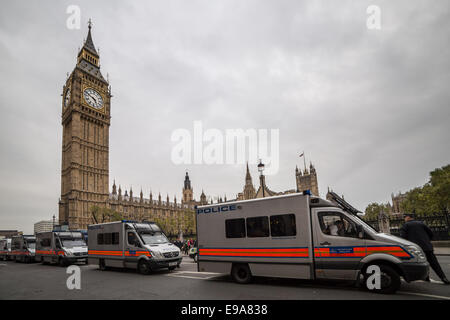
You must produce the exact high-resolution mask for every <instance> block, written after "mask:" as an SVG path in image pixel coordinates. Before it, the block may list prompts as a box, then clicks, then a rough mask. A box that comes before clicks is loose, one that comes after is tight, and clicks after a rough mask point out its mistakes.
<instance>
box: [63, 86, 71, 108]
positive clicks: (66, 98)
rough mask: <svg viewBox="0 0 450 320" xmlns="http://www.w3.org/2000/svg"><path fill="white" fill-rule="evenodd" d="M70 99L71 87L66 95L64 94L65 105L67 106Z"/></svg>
mask: <svg viewBox="0 0 450 320" xmlns="http://www.w3.org/2000/svg"><path fill="white" fill-rule="evenodd" d="M69 101H70V88H69V89H67V91H66V95H65V96H64V107H67V105H68V104H69Z"/></svg>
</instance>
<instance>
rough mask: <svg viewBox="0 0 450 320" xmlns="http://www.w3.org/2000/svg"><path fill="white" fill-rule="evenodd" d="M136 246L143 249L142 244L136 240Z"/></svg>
mask: <svg viewBox="0 0 450 320" xmlns="http://www.w3.org/2000/svg"><path fill="white" fill-rule="evenodd" d="M134 246H135V247H138V248H141V243H140V242H139V241H138V240H136V242H135V243H134Z"/></svg>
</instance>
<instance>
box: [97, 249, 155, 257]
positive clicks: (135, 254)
mask: <svg viewBox="0 0 450 320" xmlns="http://www.w3.org/2000/svg"><path fill="white" fill-rule="evenodd" d="M88 254H89V255H93V256H116V257H120V256H122V255H125V256H126V257H139V256H147V257H151V256H152V254H151V253H150V252H148V251H129V250H127V251H125V252H124V254H123V252H122V251H120V250H89V251H88Z"/></svg>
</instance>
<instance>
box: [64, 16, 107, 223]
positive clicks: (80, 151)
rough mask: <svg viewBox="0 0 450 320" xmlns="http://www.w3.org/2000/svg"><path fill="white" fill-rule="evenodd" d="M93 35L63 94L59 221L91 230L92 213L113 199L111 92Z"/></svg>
mask: <svg viewBox="0 0 450 320" xmlns="http://www.w3.org/2000/svg"><path fill="white" fill-rule="evenodd" d="M99 58H100V57H99V54H98V53H97V50H96V49H95V46H94V43H93V41H92V36H91V23H90V22H89V31H88V35H87V39H86V41H85V43H84V45H83V47H82V48H81V50H80V51H79V52H78V57H77V64H76V66H75V69H74V70H73V71H72V73H71V74H70V76H69V77H68V79H67V81H66V84H65V85H64V87H63V92H62V97H63V98H62V126H63V135H62V166H61V167H62V168H61V198H60V201H59V221H60V222H62V223H68V224H69V228H70V229H72V230H73V229H86V228H87V225H88V224H89V223H91V222H92V220H91V213H90V208H91V207H92V206H94V205H97V206H102V207H104V206H106V204H107V201H108V195H109V190H108V189H109V187H108V186H109V181H108V179H109V126H110V118H111V117H110V114H111V109H110V99H111V93H110V88H109V84H108V82H107V81H106V80H105V79H104V78H103V76H102V74H101V72H100V63H99Z"/></svg>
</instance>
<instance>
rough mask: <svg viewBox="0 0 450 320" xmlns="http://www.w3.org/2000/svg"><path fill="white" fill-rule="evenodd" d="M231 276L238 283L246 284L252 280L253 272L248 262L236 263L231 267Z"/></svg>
mask: <svg viewBox="0 0 450 320" xmlns="http://www.w3.org/2000/svg"><path fill="white" fill-rule="evenodd" d="M231 277H232V278H233V280H234V281H236V282H237V283H241V284H245V283H250V282H251V281H252V273H251V272H250V268H249V267H248V265H247V264H235V265H233V268H232V269H231Z"/></svg>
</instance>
